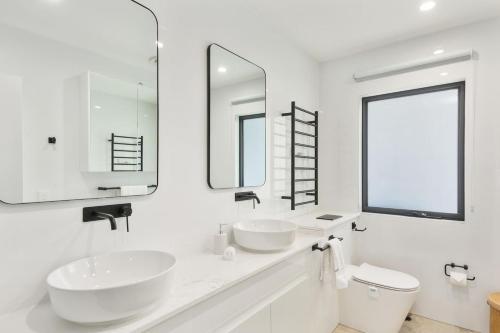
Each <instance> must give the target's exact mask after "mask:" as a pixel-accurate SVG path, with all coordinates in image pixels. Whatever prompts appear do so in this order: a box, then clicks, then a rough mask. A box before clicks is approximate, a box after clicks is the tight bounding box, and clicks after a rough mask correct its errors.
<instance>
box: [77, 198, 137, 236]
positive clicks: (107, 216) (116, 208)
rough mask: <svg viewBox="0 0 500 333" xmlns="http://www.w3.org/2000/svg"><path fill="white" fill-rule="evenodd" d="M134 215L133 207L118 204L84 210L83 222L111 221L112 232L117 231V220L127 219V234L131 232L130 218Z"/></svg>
mask: <svg viewBox="0 0 500 333" xmlns="http://www.w3.org/2000/svg"><path fill="white" fill-rule="evenodd" d="M131 215H132V205H131V204H129V203H127V204H118V205H109V206H99V207H85V208H84V209H83V222H94V221H101V220H109V223H110V225H111V230H116V229H117V225H116V219H117V218H120V217H124V218H126V219H127V232H128V231H129V225H128V217H129V216H131Z"/></svg>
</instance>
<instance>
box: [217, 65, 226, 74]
mask: <svg viewBox="0 0 500 333" xmlns="http://www.w3.org/2000/svg"><path fill="white" fill-rule="evenodd" d="M217 72H219V73H226V72H227V68H226V67H224V66H220V67H219V68H217Z"/></svg>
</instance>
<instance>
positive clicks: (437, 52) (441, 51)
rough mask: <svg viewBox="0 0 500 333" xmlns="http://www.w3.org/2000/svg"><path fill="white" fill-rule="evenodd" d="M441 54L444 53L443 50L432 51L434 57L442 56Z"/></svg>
mask: <svg viewBox="0 0 500 333" xmlns="http://www.w3.org/2000/svg"><path fill="white" fill-rule="evenodd" d="M443 53H444V50H443V49H437V50H436V51H434V55H439V54H443Z"/></svg>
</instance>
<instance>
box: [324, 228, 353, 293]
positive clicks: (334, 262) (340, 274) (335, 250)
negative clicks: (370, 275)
mask: <svg viewBox="0 0 500 333" xmlns="http://www.w3.org/2000/svg"><path fill="white" fill-rule="evenodd" d="M328 244H329V245H330V251H329V252H330V267H331V269H332V270H334V271H335V286H336V287H337V289H345V288H347V287H348V286H349V279H350V277H349V274H347V272H346V264H345V257H344V249H343V247H342V243H341V242H340V240H339V239H338V238H334V239H332V240H330V241H328Z"/></svg>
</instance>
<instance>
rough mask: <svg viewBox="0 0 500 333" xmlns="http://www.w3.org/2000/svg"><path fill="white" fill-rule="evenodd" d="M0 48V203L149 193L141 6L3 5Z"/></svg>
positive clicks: (153, 98)
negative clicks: (0, 155) (0, 152)
mask: <svg viewBox="0 0 500 333" xmlns="http://www.w3.org/2000/svg"><path fill="white" fill-rule="evenodd" d="M47 22H50V24H47ZM0 44H1V45H2V51H1V52H0V137H1V139H0V147H1V151H2V155H3V156H4V158H2V164H1V165H0V201H3V202H6V203H11V204H17V203H28V202H43V201H60V200H74V199H86V198H99V197H115V196H127V195H143V194H149V193H152V192H153V191H154V190H155V189H156V186H157V179H158V169H157V158H158V156H157V152H158V133H157V132H158V131H157V129H158V119H157V118H158V98H157V91H158V82H157V77H158V75H157V71H158V46H161V44H160V43H159V42H158V27H157V21H156V18H155V16H154V14H153V13H152V12H151V11H150V10H149V9H147V8H146V7H144V6H142V5H140V4H138V3H137V2H135V1H131V0H106V1H102V0H78V1H75V0H72V1H66V0H58V1H55V0H16V1H3V2H2V3H1V5H0Z"/></svg>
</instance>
